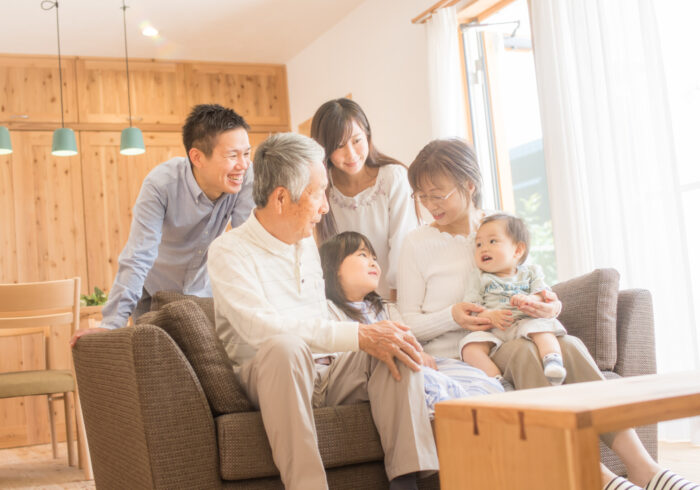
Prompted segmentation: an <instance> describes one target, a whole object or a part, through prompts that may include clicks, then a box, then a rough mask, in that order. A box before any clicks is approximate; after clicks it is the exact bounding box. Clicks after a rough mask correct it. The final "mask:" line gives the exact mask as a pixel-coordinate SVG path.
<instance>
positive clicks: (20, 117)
mask: <svg viewBox="0 0 700 490" xmlns="http://www.w3.org/2000/svg"><path fill="white" fill-rule="evenodd" d="M10 119H29V114H12V115H11V116H10Z"/></svg>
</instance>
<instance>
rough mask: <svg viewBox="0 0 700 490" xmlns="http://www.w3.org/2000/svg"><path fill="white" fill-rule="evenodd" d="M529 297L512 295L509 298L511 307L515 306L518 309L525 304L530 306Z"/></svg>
mask: <svg viewBox="0 0 700 490" xmlns="http://www.w3.org/2000/svg"><path fill="white" fill-rule="evenodd" d="M531 299H532V298H531V297H530V296H529V295H527V294H522V293H520V294H514V295H513V296H511V297H510V304H511V306H515V307H516V308H519V307H521V306H525V305H527V304H530V302H531Z"/></svg>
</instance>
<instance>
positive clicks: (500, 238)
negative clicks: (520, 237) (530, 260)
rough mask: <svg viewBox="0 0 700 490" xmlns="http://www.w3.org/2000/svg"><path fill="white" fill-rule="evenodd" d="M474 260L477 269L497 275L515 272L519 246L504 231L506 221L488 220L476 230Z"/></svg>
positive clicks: (520, 254) (519, 252) (520, 253)
mask: <svg viewBox="0 0 700 490" xmlns="http://www.w3.org/2000/svg"><path fill="white" fill-rule="evenodd" d="M475 245H476V246H475V248H474V260H476V265H477V267H478V268H479V269H481V270H482V271H484V272H490V273H491V274H496V275H497V276H512V275H513V274H515V272H516V270H517V267H518V262H519V261H520V257H522V251H521V250H520V248H521V247H518V244H517V243H515V242H514V241H513V239H512V238H510V237H509V236H508V234H507V233H506V223H505V221H502V220H496V221H489V222H488V223H485V224H483V225H481V227H480V228H479V231H477V232H476V240H475Z"/></svg>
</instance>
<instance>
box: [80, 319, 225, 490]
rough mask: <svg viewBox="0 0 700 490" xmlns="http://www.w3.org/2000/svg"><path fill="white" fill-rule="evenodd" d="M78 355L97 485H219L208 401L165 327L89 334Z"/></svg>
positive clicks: (84, 412) (213, 429)
mask: <svg viewBox="0 0 700 490" xmlns="http://www.w3.org/2000/svg"><path fill="white" fill-rule="evenodd" d="M73 357H74V361H75V371H76V376H77V380H78V389H79V394H80V400H81V404H82V409H83V416H84V419H85V426H86V432H87V436H88V443H89V445H90V453H91V460H92V464H93V469H94V473H95V483H96V485H97V487H98V488H105V489H109V488H115V489H116V488H134V489H135V488H163V489H166V488H206V489H210V488H221V479H220V477H219V471H218V451H217V445H216V444H217V443H216V428H215V426H214V420H213V417H212V414H211V410H210V408H209V404H208V403H207V400H206V398H205V396H204V393H203V392H202V388H201V386H200V384H199V381H198V380H197V378H196V376H195V374H194V372H193V370H192V368H191V366H190V365H189V363H188V362H187V360H186V358H185V356H184V355H183V354H182V352H181V351H180V349H179V348H178V347H177V345H176V344H175V342H174V341H173V340H172V339H171V338H170V337H169V336H168V335H167V334H166V333H165V332H164V331H163V330H161V329H160V328H158V327H155V326H152V325H138V326H136V327H133V328H131V327H128V328H120V329H117V330H114V331H111V332H106V333H99V334H93V335H86V336H84V337H82V338H81V339H80V340H79V341H78V343H77V345H76V347H75V348H74V349H73Z"/></svg>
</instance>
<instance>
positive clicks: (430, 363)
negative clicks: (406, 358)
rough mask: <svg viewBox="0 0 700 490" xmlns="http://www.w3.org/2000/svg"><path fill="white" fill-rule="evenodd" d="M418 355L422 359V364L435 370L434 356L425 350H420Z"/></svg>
mask: <svg viewBox="0 0 700 490" xmlns="http://www.w3.org/2000/svg"><path fill="white" fill-rule="evenodd" d="M420 356H421V359H423V366H426V367H429V368H431V369H434V370H436V371H437V368H438V367H437V363H436V362H435V358H434V357H433V356H431V355H430V354H428V353H427V352H421V353H420Z"/></svg>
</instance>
